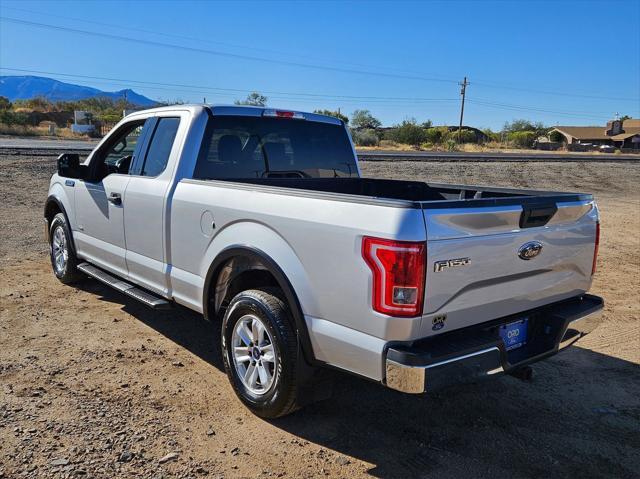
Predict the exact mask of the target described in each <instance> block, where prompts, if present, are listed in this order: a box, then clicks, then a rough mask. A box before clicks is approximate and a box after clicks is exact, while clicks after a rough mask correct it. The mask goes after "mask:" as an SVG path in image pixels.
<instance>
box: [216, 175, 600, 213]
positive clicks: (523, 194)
mask: <svg viewBox="0 0 640 479" xmlns="http://www.w3.org/2000/svg"><path fill="white" fill-rule="evenodd" d="M214 181H225V182H231V183H236V184H237V183H243V184H251V185H258V186H265V187H270V188H268V189H282V188H288V189H293V190H303V191H305V192H309V193H311V192H314V193H329V194H332V193H333V194H337V195H353V196H358V197H368V198H370V199H372V200H374V199H375V200H397V201H399V202H404V203H405V204H404V206H413V207H423V208H443V207H446V208H454V207H473V206H502V205H505V206H506V205H516V204H518V205H528V204H538V205H540V204H553V203H555V202H570V201H588V200H591V199H592V196H591V195H589V194H582V193H568V192H556V191H536V190H529V189H527V190H518V189H512V188H496V187H489V186H473V185H452V184H436V183H425V182H421V181H408V180H387V179H377V178H238V179H225V180H214ZM280 192H282V191H280ZM285 192H286V190H285Z"/></svg>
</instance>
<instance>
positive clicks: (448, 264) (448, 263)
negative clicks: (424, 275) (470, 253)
mask: <svg viewBox="0 0 640 479" xmlns="http://www.w3.org/2000/svg"><path fill="white" fill-rule="evenodd" d="M470 263H471V258H455V259H443V260H441V261H436V262H435V263H433V271H435V272H436V273H439V272H441V271H444V270H445V269H447V268H455V267H456V266H468V265H469V264H470Z"/></svg>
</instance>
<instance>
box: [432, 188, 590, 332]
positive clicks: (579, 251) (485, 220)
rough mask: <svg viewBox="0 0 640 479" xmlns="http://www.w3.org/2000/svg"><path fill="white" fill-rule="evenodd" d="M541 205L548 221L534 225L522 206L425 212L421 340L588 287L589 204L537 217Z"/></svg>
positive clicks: (563, 205) (557, 207)
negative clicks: (540, 214) (424, 283)
mask: <svg viewBox="0 0 640 479" xmlns="http://www.w3.org/2000/svg"><path fill="white" fill-rule="evenodd" d="M544 206H548V207H549V208H548V209H547V212H546V213H548V215H549V216H550V219H548V218H547V219H548V221H545V219H544V218H543V220H542V221H539V222H538V223H536V218H534V217H533V216H535V214H536V211H535V210H534V211H533V213H532V210H530V209H529V208H528V207H527V206H526V204H525V203H524V202H523V204H514V205H506V206H486V207H484V206H478V207H473V208H462V207H461V208H429V207H426V206H425V208H424V218H425V224H426V229H427V274H426V288H425V302H424V314H423V320H422V323H421V333H422V336H429V335H433V334H436V333H438V332H441V331H451V330H454V329H458V328H462V327H466V326H471V325H473V324H478V323H481V322H485V321H489V320H491V319H495V318H498V317H502V316H507V315H512V314H516V313H518V312H521V311H526V310H529V309H533V308H536V307H538V306H542V305H544V304H547V303H550V302H553V301H559V300H562V299H564V298H568V297H571V296H575V295H578V294H580V293H583V292H585V291H587V290H588V289H589V287H590V285H591V274H592V265H593V256H594V247H595V236H596V224H597V221H598V212H597V208H596V206H595V203H594V202H593V201H592V200H588V201H572V202H557V203H555V202H551V203H549V204H547V205H543V207H542V208H537V211H543V212H544ZM523 211H524V212H523ZM540 224H542V225H540ZM523 249H526V250H527V251H528V254H527V252H522V250H523ZM537 250H539V251H538V253H537V254H536V251H537Z"/></svg>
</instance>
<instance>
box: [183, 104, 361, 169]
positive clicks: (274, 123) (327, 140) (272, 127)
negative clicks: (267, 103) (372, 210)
mask: <svg viewBox="0 0 640 479" xmlns="http://www.w3.org/2000/svg"><path fill="white" fill-rule="evenodd" d="M211 122H212V125H211V127H210V128H209V130H208V132H207V138H206V139H205V144H204V147H203V149H202V151H201V153H200V156H199V158H198V163H197V165H196V170H195V173H194V178H201V179H226V178H238V179H239V178H336V177H357V176H358V170H357V167H356V161H355V158H354V154H353V149H352V147H351V142H350V141H349V137H348V135H347V132H346V129H345V128H344V126H342V125H334V124H329V123H322V122H316V121H307V120H297V119H284V118H265V117H242V116H214V117H213V118H212V120H211Z"/></svg>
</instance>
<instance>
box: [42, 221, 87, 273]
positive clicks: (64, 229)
mask: <svg viewBox="0 0 640 479" xmlns="http://www.w3.org/2000/svg"><path fill="white" fill-rule="evenodd" d="M49 256H50V257H51V267H52V268H53V273H54V274H55V275H56V278H58V279H59V280H60V281H62V282H63V283H65V284H69V283H73V282H75V281H78V280H79V279H80V278H81V277H82V275H81V274H80V272H79V271H78V269H77V266H78V258H77V257H76V255H75V253H74V252H73V249H72V248H71V232H70V230H69V225H68V224H67V219H66V218H65V216H64V214H62V213H58V214H57V215H55V216H54V218H53V220H52V221H51V225H50V226H49Z"/></svg>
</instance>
